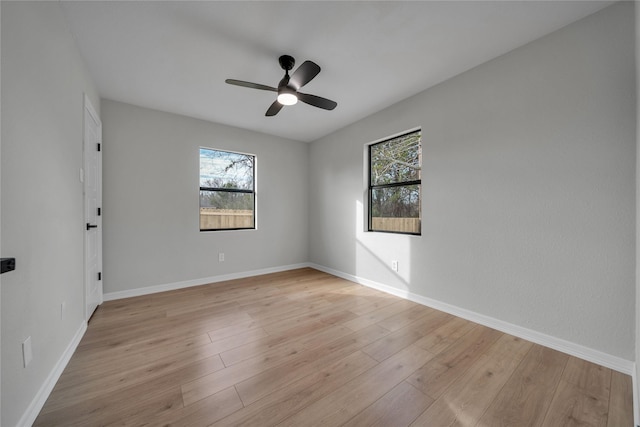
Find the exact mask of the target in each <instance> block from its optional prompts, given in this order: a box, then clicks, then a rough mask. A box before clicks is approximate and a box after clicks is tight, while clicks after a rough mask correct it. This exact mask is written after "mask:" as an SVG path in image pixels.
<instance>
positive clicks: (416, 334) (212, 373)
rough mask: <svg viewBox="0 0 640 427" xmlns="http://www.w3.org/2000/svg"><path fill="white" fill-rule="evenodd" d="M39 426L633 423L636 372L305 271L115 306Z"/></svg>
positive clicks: (95, 328) (91, 333) (108, 306)
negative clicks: (625, 372)
mask: <svg viewBox="0 0 640 427" xmlns="http://www.w3.org/2000/svg"><path fill="white" fill-rule="evenodd" d="M35 425H36V426H107V425H108V426H111V425H114V426H116V425H118V426H119V425H132V426H143V425H145V426H168V425H171V426H189V427H193V426H208V425H214V426H232V425H243V426H245V425H246V426H260V427H264V426H275V425H278V426H304V427H307V426H315V425H324V426H342V425H344V426H385V427H387V426H394V427H396V426H409V425H411V426H454V425H456V426H486V427H495V426H518V427H519V426H553V427H555V426H564V425H572V426H573V425H581V426H608V427H623V426H632V425H633V417H632V397H631V378H630V377H629V376H627V375H623V374H620V373H618V372H615V371H612V370H610V369H607V368H604V367H601V366H598V365H594V364H592V363H589V362H586V361H583V360H580V359H577V358H575V357H571V356H568V355H566V354H563V353H560V352H557V351H555V350H551V349H549V348H545V347H542V346H539V345H536V344H533V343H531V342H527V341H524V340H522V339H519V338H516V337H513V336H510V335H507V334H504V333H502V332H498V331H496V330H493V329H490V328H487V327H484V326H481V325H478V324H474V323H472V322H469V321H466V320H463V319H460V318H457V317H454V316H452V315H449V314H446V313H443V312H440V311H437V310H434V309H431V308H427V307H424V306H421V305H419V304H416V303H413V302H410V301H406V300H402V299H400V298H397V297H393V296H390V295H387V294H385V293H382V292H378V291H375V290H372V289H369V288H366V287H363V286H360V285H357V284H355V283H352V282H349V281H346V280H343V279H340V278H337V277H334V276H331V275H328V274H325V273H322V272H319V271H316V270H313V269H300V270H293V271H288V272H282V273H274V274H269V275H264V276H258V277H252V278H247V279H241V280H233V281H228V282H225V283H216V284H211V285H205V286H198V287H193V288H188V289H184V290H178V291H171V292H165V293H160V294H154V295H148V296H142V297H136V298H130V299H126V300H119V301H111V302H107V303H105V304H103V305H102V306H101V307H100V308H99V309H98V310H97V311H96V313H95V315H94V317H93V319H92V320H91V322H90V324H89V328H88V330H87V332H86V334H85V336H84V337H83V339H82V342H81V343H80V345H79V347H78V349H77V351H76V353H75V354H74V355H73V357H72V359H71V361H70V362H69V365H68V366H67V368H66V369H65V371H64V373H63V374H62V376H61V378H60V380H59V381H58V383H57V385H56V387H55V389H54V390H53V392H52V394H51V396H50V397H49V399H48V400H47V402H46V404H45V406H44V408H43V409H42V411H41V413H40V415H39V417H38V419H37V420H36V422H35Z"/></svg>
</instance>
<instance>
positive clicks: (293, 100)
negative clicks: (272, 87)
mask: <svg viewBox="0 0 640 427" xmlns="http://www.w3.org/2000/svg"><path fill="white" fill-rule="evenodd" d="M272 99H273V98H272ZM278 102H279V103H280V104H282V105H294V104H297V103H298V97H297V96H296V95H295V94H293V93H291V92H280V93H279V94H278Z"/></svg>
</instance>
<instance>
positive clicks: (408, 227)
mask: <svg viewBox="0 0 640 427" xmlns="http://www.w3.org/2000/svg"><path fill="white" fill-rule="evenodd" d="M420 139H421V132H420V130H417V131H413V132H409V133H406V134H404V135H400V136H396V137H394V138H390V139H387V140H384V141H382V142H378V143H375V144H371V145H370V146H369V231H384V232H390V233H404V234H417V235H419V234H420V218H421V212H420V211H421V208H420V192H421V189H420V187H421V175H422V174H421V164H422V150H421V143H420Z"/></svg>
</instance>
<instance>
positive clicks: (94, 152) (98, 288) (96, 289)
mask: <svg viewBox="0 0 640 427" xmlns="http://www.w3.org/2000/svg"><path fill="white" fill-rule="evenodd" d="M101 145H102V123H101V122H100V118H99V117H98V115H97V114H96V112H95V110H94V109H93V106H92V105H91V102H90V101H89V99H88V98H87V96H86V95H85V97H84V174H83V175H84V219H85V231H84V232H85V238H84V271H85V291H84V294H85V298H84V300H85V309H86V320H87V321H89V318H90V317H91V315H92V314H93V312H94V311H95V309H96V308H97V307H98V305H100V304H102V151H101V148H102V147H101Z"/></svg>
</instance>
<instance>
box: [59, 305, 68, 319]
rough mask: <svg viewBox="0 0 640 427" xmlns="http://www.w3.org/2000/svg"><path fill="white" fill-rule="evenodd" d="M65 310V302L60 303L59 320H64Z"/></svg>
mask: <svg viewBox="0 0 640 427" xmlns="http://www.w3.org/2000/svg"><path fill="white" fill-rule="evenodd" d="M66 309H67V302H66V301H62V303H61V304H60V320H63V319H64V312H65V310H66Z"/></svg>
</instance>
